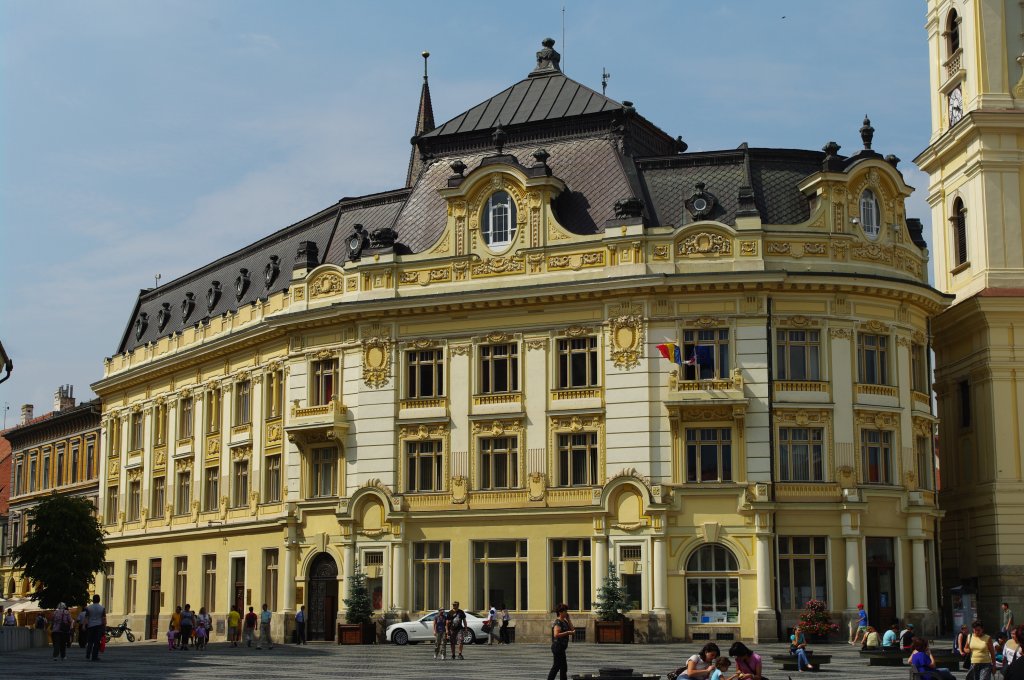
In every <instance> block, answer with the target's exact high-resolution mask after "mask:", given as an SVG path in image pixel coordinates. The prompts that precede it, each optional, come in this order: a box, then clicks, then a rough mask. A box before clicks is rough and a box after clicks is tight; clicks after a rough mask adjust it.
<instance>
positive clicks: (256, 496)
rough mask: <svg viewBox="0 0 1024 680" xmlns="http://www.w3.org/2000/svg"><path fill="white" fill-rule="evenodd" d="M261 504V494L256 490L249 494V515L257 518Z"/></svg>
mask: <svg viewBox="0 0 1024 680" xmlns="http://www.w3.org/2000/svg"><path fill="white" fill-rule="evenodd" d="M259 504H260V492H259V491H256V490H255V489H254V490H252V491H250V492H249V513H250V514H251V515H252V516H253V517H255V516H256V509H257V508H258V507H259Z"/></svg>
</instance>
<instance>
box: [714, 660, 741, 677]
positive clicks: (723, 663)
mask: <svg viewBox="0 0 1024 680" xmlns="http://www.w3.org/2000/svg"><path fill="white" fill-rule="evenodd" d="M731 663H732V662H731V661H729V657H727V656H720V657H718V658H717V659H715V661H714V663H713V664H712V667H713V668H714V669H715V670H714V671H713V672H712V673H711V675H709V676H708V680H735V678H737V677H739V674H738V673H737V674H736V675H731V676H729V677H728V678H727V677H726V676H725V674H726V673H727V672H728V671H729V666H730V664H731Z"/></svg>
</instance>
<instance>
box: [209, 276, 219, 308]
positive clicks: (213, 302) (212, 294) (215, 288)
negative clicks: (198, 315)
mask: <svg viewBox="0 0 1024 680" xmlns="http://www.w3.org/2000/svg"><path fill="white" fill-rule="evenodd" d="M218 300H220V281H214V282H213V285H212V286H210V288H209V290H207V291H206V311H208V312H212V311H213V308H214V307H216V306H217V301H218Z"/></svg>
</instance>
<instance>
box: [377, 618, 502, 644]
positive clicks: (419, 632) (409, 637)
mask: <svg viewBox="0 0 1024 680" xmlns="http://www.w3.org/2000/svg"><path fill="white" fill-rule="evenodd" d="M436 616H437V612H430V613H429V614H427V615H426V616H424V617H422V618H419V619H416V620H415V621H403V622H402V623H392V624H391V625H390V626H388V629H387V630H386V631H385V632H384V636H385V638H386V639H387V641H388V642H394V643H395V644H396V645H406V644H410V643H411V644H415V643H417V642H425V641H430V642H433V641H434V618H435V617H436ZM466 626H467V628H466V632H465V633H463V635H465V638H464V640H465V643H466V644H467V645H471V644H473V643H474V642H477V641H483V640H486V639H487V633H485V632H484V617H483V616H481V615H480V614H478V613H477V612H466Z"/></svg>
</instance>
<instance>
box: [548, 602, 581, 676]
mask: <svg viewBox="0 0 1024 680" xmlns="http://www.w3.org/2000/svg"><path fill="white" fill-rule="evenodd" d="M555 614H556V615H557V618H556V619H555V621H554V623H552V624H551V655H552V656H553V657H554V660H553V661H552V664H551V670H550V671H548V680H555V676H556V675H559V676H561V677H560V680H566V678H567V676H568V674H569V661H568V659H566V657H565V652H566V650H568V649H569V638H570V637H572V636H573V635H574V634H575V633H576V629H575V628H573V627H572V623H570V622H569V605H567V604H565V603H562V604H560V605H558V606H557V607H555Z"/></svg>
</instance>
